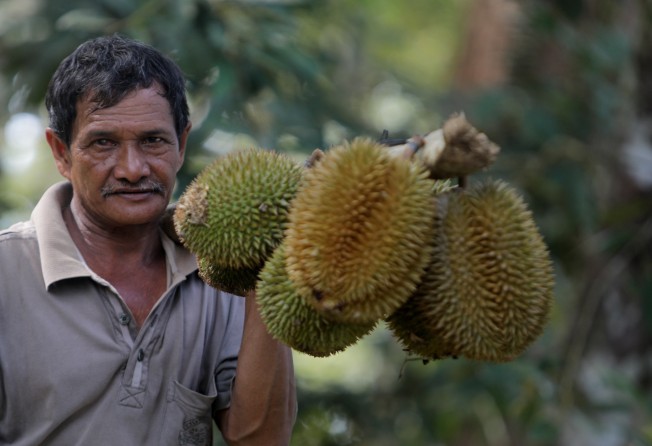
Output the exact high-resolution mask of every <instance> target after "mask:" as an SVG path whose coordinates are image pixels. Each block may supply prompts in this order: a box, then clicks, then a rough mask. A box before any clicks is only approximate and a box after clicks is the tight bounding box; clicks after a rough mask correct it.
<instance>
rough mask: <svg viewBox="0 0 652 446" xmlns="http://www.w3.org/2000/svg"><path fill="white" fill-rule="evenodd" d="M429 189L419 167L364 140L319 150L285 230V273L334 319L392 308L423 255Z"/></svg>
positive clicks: (369, 317) (413, 281)
mask: <svg viewBox="0 0 652 446" xmlns="http://www.w3.org/2000/svg"><path fill="white" fill-rule="evenodd" d="M434 187H435V183H434V181H433V180H430V179H428V173H427V172H426V171H425V169H424V168H423V166H422V165H420V164H418V163H413V162H411V161H410V160H406V159H401V158H398V157H392V156H390V155H389V153H388V151H387V150H386V148H384V147H383V146H381V145H380V144H378V143H376V142H375V141H373V140H371V139H365V138H357V139H355V140H353V141H352V142H350V143H344V144H342V145H340V146H337V147H334V148H331V149H330V150H328V151H326V152H325V153H324V154H323V156H322V157H321V159H320V161H319V163H317V164H316V165H315V166H313V167H312V168H311V169H309V170H307V171H306V173H305V175H304V178H303V180H302V183H301V187H300V189H299V191H298V192H297V195H296V197H295V199H294V201H293V203H292V208H291V209H290V214H289V223H288V228H287V231H286V239H285V243H286V249H287V251H286V252H287V270H288V275H289V277H290V279H291V280H292V281H293V282H294V283H296V284H297V287H298V288H301V289H304V288H305V289H307V290H308V292H306V293H302V296H303V297H304V298H305V299H306V300H307V301H308V302H309V303H310V304H311V305H313V306H314V307H315V308H317V309H318V310H320V311H322V312H323V313H324V314H325V315H326V316H327V317H329V318H332V319H334V320H338V321H347V322H363V323H364V322H372V321H376V320H378V319H381V318H385V317H387V316H389V315H390V314H391V313H392V312H394V311H395V310H396V309H397V308H398V307H399V306H401V305H402V304H403V303H404V302H405V301H406V300H407V298H408V297H409V296H410V295H411V294H412V293H413V292H414V290H415V288H416V285H417V283H418V282H419V280H420V278H421V275H422V274H423V272H424V269H425V267H426V265H427V263H428V260H429V258H430V247H429V245H428V243H424V241H425V240H428V238H429V237H430V234H431V233H432V222H433V218H434V206H433V200H434V198H433V188H434Z"/></svg>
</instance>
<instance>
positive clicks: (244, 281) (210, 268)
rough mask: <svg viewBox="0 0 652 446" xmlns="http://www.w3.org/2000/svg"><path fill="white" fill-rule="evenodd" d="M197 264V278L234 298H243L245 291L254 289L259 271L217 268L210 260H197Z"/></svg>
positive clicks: (253, 269) (254, 269)
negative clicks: (233, 295)
mask: <svg viewBox="0 0 652 446" xmlns="http://www.w3.org/2000/svg"><path fill="white" fill-rule="evenodd" d="M197 264H198V266H199V268H198V274H199V278H200V279H202V280H203V281H204V282H205V283H207V284H208V285H210V286H212V287H213V288H217V289H220V290H222V291H225V292H227V293H231V294H235V295H236V296H244V295H245V294H247V291H249V290H253V289H254V288H255V287H256V281H257V280H258V273H259V269H256V268H229V267H226V266H217V265H215V264H214V263H212V262H211V261H210V260H206V259H202V258H198V259H197Z"/></svg>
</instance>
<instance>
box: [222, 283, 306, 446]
mask: <svg viewBox="0 0 652 446" xmlns="http://www.w3.org/2000/svg"><path fill="white" fill-rule="evenodd" d="M245 299H246V301H245V321H244V332H243V335H242V346H241V348H240V354H239V356H238V366H237V369H236V376H235V380H234V383H233V391H232V395H231V405H230V407H229V408H228V409H225V410H223V411H221V412H219V413H218V414H217V420H216V421H217V425H218V426H219V428H220V430H221V431H222V436H223V437H224V439H225V440H226V442H227V443H228V444H229V446H259V445H266V446H287V445H288V444H289V443H290V436H291V434H292V428H293V426H294V421H295V419H296V412H297V403H296V391H295V382H294V367H293V363H292V351H291V350H290V348H289V347H287V346H286V345H284V344H282V343H281V342H279V341H276V340H275V339H273V338H272V337H271V335H270V334H269V333H268V332H267V329H266V328H265V325H264V323H263V321H262V319H261V318H260V314H259V312H258V307H257V305H256V298H255V295H254V293H253V292H251V293H250V294H249V295H247V297H245Z"/></svg>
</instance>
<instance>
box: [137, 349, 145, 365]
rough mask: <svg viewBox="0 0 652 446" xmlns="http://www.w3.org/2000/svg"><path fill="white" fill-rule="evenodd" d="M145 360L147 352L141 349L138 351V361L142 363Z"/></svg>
mask: <svg viewBox="0 0 652 446" xmlns="http://www.w3.org/2000/svg"><path fill="white" fill-rule="evenodd" d="M143 358H145V351H144V350H143V349H142V348H141V349H140V350H138V356H137V357H136V359H137V360H138V361H139V362H140V361H142V360H143Z"/></svg>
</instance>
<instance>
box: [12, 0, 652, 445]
mask: <svg viewBox="0 0 652 446" xmlns="http://www.w3.org/2000/svg"><path fill="white" fill-rule="evenodd" d="M115 32H117V33H122V34H125V35H128V36H131V37H135V38H138V39H141V40H143V41H146V42H148V43H151V44H153V45H154V46H156V47H158V48H159V49H161V50H163V51H164V52H166V53H168V54H170V55H171V56H172V57H173V58H174V59H175V60H177V61H178V63H179V64H180V65H181V67H182V68H183V70H184V71H185V73H186V74H187V76H188V81H189V83H188V91H189V95H190V98H191V103H192V106H191V109H192V120H193V122H194V127H193V133H192V136H191V141H190V147H189V149H188V150H189V153H188V157H187V163H186V165H185V167H184V170H183V171H182V173H181V176H180V181H179V190H182V188H183V186H185V184H187V182H188V181H189V180H190V179H191V178H192V177H193V176H194V175H196V173H197V172H198V171H199V170H200V169H201V168H202V167H203V166H204V165H206V163H207V162H208V161H210V160H212V159H214V158H215V157H218V156H221V155H223V154H225V153H228V152H229V151H230V150H232V149H233V148H235V147H239V146H260V147H267V148H274V149H276V150H279V151H283V152H286V153H290V154H292V155H293V156H295V157H296V158H297V159H299V160H301V159H303V158H305V157H307V156H308V155H309V153H310V152H311V151H312V150H313V149H314V148H316V147H321V148H327V147H329V146H331V145H333V144H337V143H338V142H341V141H342V140H343V139H346V138H351V137H353V136H357V135H368V136H380V134H381V133H382V131H383V130H388V131H389V132H390V135H392V136H402V137H406V136H410V135H412V134H424V133H427V132H428V131H431V130H434V129H437V128H439V127H440V125H441V124H442V122H443V120H444V119H445V118H446V117H447V116H448V115H450V114H451V113H452V112H455V111H464V112H465V113H466V115H467V117H468V119H469V120H470V121H471V123H472V124H474V125H475V126H476V127H478V128H479V129H480V130H482V131H484V132H485V133H487V134H488V135H489V137H490V138H491V139H492V140H493V141H495V142H496V143H498V144H499V145H500V146H501V148H502V152H501V155H500V157H499V159H498V161H497V163H496V164H495V165H494V166H492V167H491V169H490V170H489V171H488V172H486V173H483V174H482V175H479V176H483V175H490V176H493V177H499V178H502V179H504V180H505V181H507V182H509V183H511V184H513V185H514V186H516V187H517V188H518V189H519V190H520V191H521V192H522V193H523V194H524V196H525V198H526V201H527V202H528V203H529V204H530V206H531V208H532V210H533V212H534V215H535V219H536V221H537V223H538V224H539V227H540V229H541V232H542V234H543V235H544V238H545V240H546V241H547V243H548V245H549V247H550V250H551V255H552V257H553V260H554V263H555V274H556V289H555V307H554V310H553V314H552V318H551V320H550V323H549V325H548V328H547V330H546V332H545V333H544V334H543V336H541V338H540V339H538V340H537V342H536V343H535V344H534V345H533V346H532V347H531V348H530V349H529V350H528V351H527V352H526V353H525V354H524V355H523V356H522V357H521V358H519V359H517V360H515V361H513V362H511V363H506V364H491V363H480V362H473V361H467V360H463V359H459V360H443V361H438V362H429V363H427V364H424V363H422V362H421V361H419V360H414V359H415V358H408V357H406V354H405V353H404V352H403V351H402V350H401V348H400V346H399V345H398V344H397V343H396V342H395V341H394V340H393V339H392V337H391V335H390V334H389V332H388V331H387V329H386V328H384V327H379V328H378V329H377V330H375V331H374V332H373V333H372V334H371V335H369V336H368V337H366V338H365V339H363V340H362V341H361V342H359V343H358V344H357V345H355V346H353V347H351V348H350V349H348V350H347V351H345V352H343V353H340V354H338V355H335V356H333V357H330V358H321V359H317V358H312V357H308V356H306V355H302V354H296V355H295V360H296V367H297V378H298V385H299V399H300V401H299V402H300V410H299V420H298V423H297V426H296V429H295V435H294V438H293V442H292V444H293V445H294V446H318V445H319V446H327V445H374V446H384V445H424V446H425V445H428V446H440V445H446V446H466V445H474V446H475V445H480V446H482V445H486V446H508V445H509V446H517V445H519V446H521V445H532V446H538V445H542V446H543V445H574V446H583V445H587V446H603V445H604V446H625V445H628V446H629V445H632V446H642V445H652V354H651V353H652V342H651V341H652V249H651V248H652V139H651V138H652V126H651V125H652V2H651V1H649V0H621V1H619V2H613V1H609V0H549V1H543V0H540V1H534V0H521V1H518V2H517V1H509V0H456V1H453V0H409V1H405V2H398V1H393V0H375V1H372V0H330V1H329V0H321V1H320V0H285V1H283V0H277V1H274V0H268V1H263V0H259V1H245V0H242V1H227V0H96V1H92V2H91V1H81V0H47V1H46V0H1V1H0V104H1V106H0V124H1V125H0V131H1V134H0V160H1V164H0V223H1V226H2V227H5V226H7V225H9V224H10V223H12V222H14V221H17V220H20V219H24V218H28V217H29V212H30V211H31V209H32V207H33V205H34V204H35V202H36V201H37V200H38V197H39V196H40V194H41V193H42V192H43V190H44V189H45V188H46V187H47V186H48V185H49V184H51V183H53V182H55V181H58V180H59V179H60V178H59V176H58V174H57V172H56V170H55V168H54V165H53V163H52V162H51V160H50V154H49V150H48V149H47V146H46V144H45V141H44V138H43V128H44V127H45V126H46V125H47V122H46V114H45V112H44V109H43V96H44V91H45V89H46V86H47V82H48V80H49V77H50V76H51V74H52V72H53V71H54V69H55V67H56V65H57V64H58V63H59V61H60V60H61V59H62V58H63V57H65V56H66V55H67V54H68V53H69V52H70V51H72V50H73V49H74V48H75V47H76V46H77V45H78V44H79V43H81V42H82V41H83V40H85V39H87V38H90V37H93V36H97V35H102V34H108V33H115ZM472 180H473V179H472Z"/></svg>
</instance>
